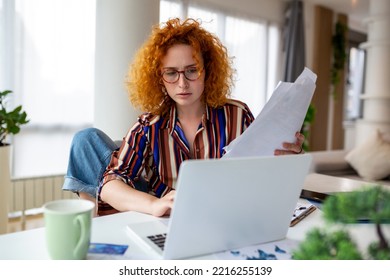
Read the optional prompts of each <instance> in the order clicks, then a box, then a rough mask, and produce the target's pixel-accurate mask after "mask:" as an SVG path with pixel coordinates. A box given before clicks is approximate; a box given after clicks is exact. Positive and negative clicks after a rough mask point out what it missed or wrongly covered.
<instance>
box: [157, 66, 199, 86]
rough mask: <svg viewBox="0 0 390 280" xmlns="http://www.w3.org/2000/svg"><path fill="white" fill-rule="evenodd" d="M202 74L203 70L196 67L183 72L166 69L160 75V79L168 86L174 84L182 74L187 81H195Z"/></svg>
mask: <svg viewBox="0 0 390 280" xmlns="http://www.w3.org/2000/svg"><path fill="white" fill-rule="evenodd" d="M202 72H203V68H198V67H189V68H187V69H185V70H184V71H178V70H175V69H168V70H165V71H164V72H163V73H162V78H163V80H164V81H165V82H167V83H169V84H174V83H176V82H177V81H178V80H179V78H180V74H183V75H184V77H185V78H186V79H187V80H189V81H196V80H197V79H199V77H200V75H201V74H202Z"/></svg>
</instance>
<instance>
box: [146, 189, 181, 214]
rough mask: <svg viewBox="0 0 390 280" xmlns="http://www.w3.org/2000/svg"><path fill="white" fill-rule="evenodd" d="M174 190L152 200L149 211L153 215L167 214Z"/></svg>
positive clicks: (169, 212) (171, 204)
mask: <svg viewBox="0 0 390 280" xmlns="http://www.w3.org/2000/svg"><path fill="white" fill-rule="evenodd" d="M175 194H176V191H174V190H172V191H170V192H169V193H167V194H166V195H165V196H163V197H161V198H158V199H156V200H154V201H153V203H152V209H151V213H152V215H153V216H156V217H162V216H169V215H170V214H171V209H172V207H173V201H174V200H175Z"/></svg>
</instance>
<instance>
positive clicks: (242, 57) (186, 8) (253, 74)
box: [160, 0, 280, 116]
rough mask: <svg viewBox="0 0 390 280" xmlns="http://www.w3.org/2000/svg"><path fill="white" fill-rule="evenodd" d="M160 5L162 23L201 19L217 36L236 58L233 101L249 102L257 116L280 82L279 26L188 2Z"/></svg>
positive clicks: (164, 2)
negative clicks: (175, 20)
mask: <svg viewBox="0 0 390 280" xmlns="http://www.w3.org/2000/svg"><path fill="white" fill-rule="evenodd" d="M160 3H161V4H160V21H162V22H163V21H166V20H168V19H169V18H172V17H180V18H185V17H191V18H195V19H201V20H202V22H203V27H204V28H206V29H207V30H209V31H210V32H212V33H215V34H217V36H218V37H219V38H220V39H221V41H222V42H223V43H224V45H225V46H226V47H227V49H228V52H229V55H230V56H231V57H233V63H234V68H235V69H236V70H237V75H236V82H235V87H234V88H233V90H232V97H233V98H236V99H239V100H242V101H244V102H246V103H247V104H248V106H249V108H250V109H251V110H252V112H253V114H254V116H257V115H258V114H259V113H260V111H261V109H262V108H263V106H264V105H265V103H266V102H267V100H268V99H269V97H270V96H271V94H272V92H273V90H274V88H275V86H276V83H277V81H278V80H277V71H278V67H277V65H278V57H280V53H279V52H278V50H279V41H280V30H279V28H278V26H277V25H276V24H272V23H270V22H267V21H265V20H262V19H253V18H244V17H242V16H235V15H234V14H228V13H226V12H222V11H218V10H216V9H212V8H208V7H205V6H198V5H195V4H192V3H191V2H188V1H177V0H176V1H175V0H170V1H169V0H161V2H160Z"/></svg>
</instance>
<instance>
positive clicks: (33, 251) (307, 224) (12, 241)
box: [0, 174, 390, 260]
mask: <svg viewBox="0 0 390 280" xmlns="http://www.w3.org/2000/svg"><path fill="white" fill-rule="evenodd" d="M337 179H338V178H335V177H331V176H325V175H319V174H310V175H309V176H308V177H307V180H306V182H305V185H304V188H308V189H311V190H315V191H323V192H335V191H351V190H353V189H356V188H359V187H360V186H361V182H359V181H353V180H348V179H341V180H337ZM321 215H322V212H321V211H320V210H316V211H314V212H313V213H312V214H310V215H309V216H308V217H306V218H305V219H304V220H302V221H301V222H300V223H298V224H297V225H295V226H294V227H291V228H290V229H289V231H288V234H287V238H288V239H291V240H297V241H301V240H303V239H304V237H305V234H306V232H307V231H308V230H310V229H311V228H313V227H323V225H324V222H323V220H322V217H321ZM153 219H156V218H154V217H153V216H150V215H145V214H141V213H137V212H123V213H118V214H114V215H109V216H104V217H97V218H94V219H93V224H92V236H91V242H97V243H113V244H127V245H129V248H128V250H131V254H132V255H134V256H136V257H139V258H140V259H143V258H145V259H147V258H148V256H147V255H146V254H145V252H144V251H143V250H142V249H141V248H140V247H138V245H137V244H135V243H134V242H133V241H132V240H131V239H130V237H129V236H128V234H127V233H126V225H127V224H129V223H136V222H142V221H148V220H153ZM351 233H352V235H353V237H354V238H355V239H356V240H357V242H358V244H359V247H361V248H362V249H365V248H366V247H367V245H368V244H369V243H370V242H372V241H373V240H375V239H376V235H375V231H374V227H373V226H372V225H367V224H359V225H354V226H351ZM385 233H386V234H388V235H387V236H389V235H390V227H386V229H385ZM45 242H46V241H45V231H44V228H38V229H33V230H27V231H22V232H17V233H12V234H5V235H0V259H3V260H4V259H7V260H16V259H23V260H29V259H41V260H42V259H49V255H48V253H47V251H46V243H45ZM209 257H210V256H209ZM205 258H207V257H205ZM210 258H211V257H210Z"/></svg>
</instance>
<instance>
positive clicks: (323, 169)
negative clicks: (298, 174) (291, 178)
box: [309, 150, 390, 187]
mask: <svg viewBox="0 0 390 280" xmlns="http://www.w3.org/2000/svg"><path fill="white" fill-rule="evenodd" d="M348 152H349V151H348V150H332V151H316V152H309V154H311V155H312V157H313V160H312V164H311V170H310V171H311V172H312V173H319V174H324V175H330V176H336V177H345V178H350V179H356V180H360V181H365V182H368V183H379V184H381V185H386V186H389V187H390V176H389V177H387V178H384V179H381V180H368V179H366V178H363V177H361V176H360V175H359V174H358V173H357V171H356V170H355V169H354V168H353V167H352V166H351V165H350V164H349V163H348V162H347V161H346V159H345V157H346V155H347V154H348ZM389 160H390V159H389ZM367 164H369V163H367Z"/></svg>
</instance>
